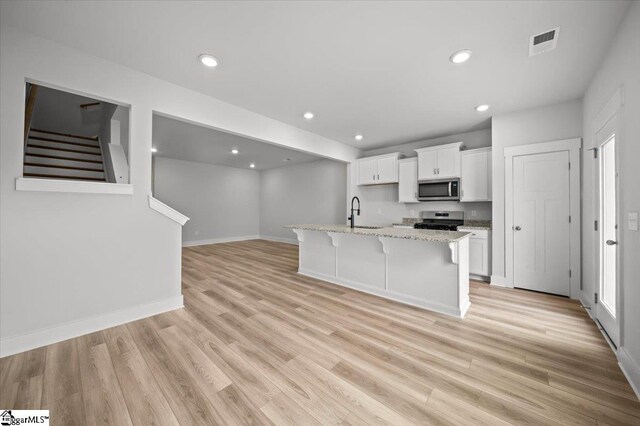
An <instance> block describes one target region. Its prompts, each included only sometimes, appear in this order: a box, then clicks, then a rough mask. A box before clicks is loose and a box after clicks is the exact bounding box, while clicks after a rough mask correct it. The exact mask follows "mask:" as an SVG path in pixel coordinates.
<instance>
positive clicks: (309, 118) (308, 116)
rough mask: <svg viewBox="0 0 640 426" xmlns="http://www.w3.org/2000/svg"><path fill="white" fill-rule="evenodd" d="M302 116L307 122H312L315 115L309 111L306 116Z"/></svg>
mask: <svg viewBox="0 0 640 426" xmlns="http://www.w3.org/2000/svg"><path fill="white" fill-rule="evenodd" d="M302 116H303V117H304V119H305V120H311V119H312V118H313V113H312V112H311V111H307V112H305V113H304V114H302Z"/></svg>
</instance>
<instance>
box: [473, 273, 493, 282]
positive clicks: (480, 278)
mask: <svg viewBox="0 0 640 426" xmlns="http://www.w3.org/2000/svg"><path fill="white" fill-rule="evenodd" d="M469 279H470V280H474V281H482V282H485V283H491V277H487V276H485V275H476V274H472V273H469Z"/></svg>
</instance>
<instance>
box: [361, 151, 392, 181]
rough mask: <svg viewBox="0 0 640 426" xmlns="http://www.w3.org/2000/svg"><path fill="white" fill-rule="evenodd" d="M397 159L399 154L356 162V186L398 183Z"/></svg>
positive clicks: (362, 159)
mask: <svg viewBox="0 0 640 426" xmlns="http://www.w3.org/2000/svg"><path fill="white" fill-rule="evenodd" d="M398 158H400V154H399V153H397V152H394V153H393V154H384V155H377V156H375V157H367V158H360V159H359V160H357V161H356V166H357V169H358V172H357V173H358V185H380V184H385V183H398Z"/></svg>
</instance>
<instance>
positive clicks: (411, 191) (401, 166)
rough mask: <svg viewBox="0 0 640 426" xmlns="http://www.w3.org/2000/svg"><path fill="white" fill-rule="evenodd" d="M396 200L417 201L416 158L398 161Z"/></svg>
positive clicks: (401, 201)
mask: <svg viewBox="0 0 640 426" xmlns="http://www.w3.org/2000/svg"><path fill="white" fill-rule="evenodd" d="M398 180H399V181H398V202H400V203H417V202H418V159H417V158H415V157H413V158H406V159H404V160H400V161H398Z"/></svg>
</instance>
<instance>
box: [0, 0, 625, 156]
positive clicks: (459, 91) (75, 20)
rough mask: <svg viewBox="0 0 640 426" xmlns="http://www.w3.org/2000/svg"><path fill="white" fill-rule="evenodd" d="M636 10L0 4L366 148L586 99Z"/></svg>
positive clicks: (20, 16) (81, 43) (154, 70)
mask: <svg viewBox="0 0 640 426" xmlns="http://www.w3.org/2000/svg"><path fill="white" fill-rule="evenodd" d="M629 4H630V3H629V2H620V1H615V0H605V1H591V0H587V1H511V2H507V1H469V2H461V1H447V2H444V1H442V2H436V1H432V2H400V1H388V2H321V1H315V2H271V1H262V2H239V1H236V2H168V1H167V2H164V1H139V2H133V1H130V2H88V1H87V2H57V1H45V2H1V12H2V13H1V20H2V21H1V22H2V25H5V24H10V25H16V26H18V27H21V28H23V29H25V30H27V31H30V32H33V33H36V34H38V35H40V36H43V37H46V38H49V39H52V40H56V41H59V42H61V43H64V44H67V45H70V46H73V47H76V48H78V49H81V50H84V51H87V52H90V53H91V54H93V55H96V56H101V57H104V58H106V59H109V60H112V61H114V62H118V63H121V64H124V65H127V66H129V67H131V68H134V69H137V70H140V71H143V72H146V73H148V74H151V75H154V76H157V77H159V78H162V79H165V80H168V81H171V82H173V83H176V84H179V85H181V86H184V87H188V88H190V89H193V90H196V91H199V92H203V93H206V94H209V95H211V96H214V97H216V98H219V99H222V100H224V101H227V102H230V103H232V104H235V105H238V106H241V107H244V108H246V109H249V110H252V111H255V112H258V113H260V114H263V115H266V116H269V117H272V118H275V119H277V120H280V121H283V122H286V123H289V124H292V125H294V126H297V127H301V128H303V129H306V130H309V131H311V132H314V133H317V134H319V135H322V136H325V137H328V138H331V139H334V140H337V141H341V142H345V143H348V144H351V145H353V146H356V147H358V148H361V149H371V148H374V147H379V146H383V145H392V144H397V143H403V142H407V141H411V140H419V139H426V138H432V137H436V136H440V135H445V134H450V133H459V132H465V131H470V130H475V129H478V128H485V127H487V126H489V121H490V120H489V117H490V116H491V115H495V114H501V113H505V112H511V111H515V110H520V109H525V108H530V107H535V106H540V105H545V104H551V103H556V102H562V101H565V100H570V99H576V98H580V97H581V96H582V94H583V93H584V90H585V88H586V87H587V84H588V82H589V81H590V79H591V78H592V76H593V74H594V72H595V70H596V69H597V66H598V65H599V64H600V63H601V61H602V59H603V57H604V54H605V52H606V49H607V47H608V46H609V45H610V43H611V41H612V39H613V36H614V35H615V32H616V30H617V27H618V24H619V22H620V20H621V18H622V17H623V15H624V13H625V11H626V9H627V7H628V6H629ZM556 26H560V27H561V33H560V38H559V42H558V47H557V49H556V50H554V51H552V52H548V53H545V54H542V55H539V56H535V57H528V40H529V36H530V35H532V34H536V33H539V32H543V31H545V30H548V29H551V28H554V27H556ZM459 49H471V50H472V51H473V56H472V58H471V60H470V61H469V62H467V63H466V64H464V65H454V64H452V63H450V62H449V60H448V58H449V56H450V55H451V53H453V52H454V51H457V50H459ZM203 52H207V53H211V54H213V55H215V56H217V57H218V58H219V59H220V60H221V66H220V67H218V68H217V69H214V70H212V69H207V68H205V67H203V66H202V65H201V64H200V63H199V62H198V61H197V60H196V58H197V56H198V54H200V53H203ZM481 103H488V104H490V105H491V109H490V110H489V111H488V112H487V113H477V112H476V111H475V110H474V107H475V106H476V105H478V104H481ZM307 110H309V111H313V112H314V113H315V114H316V118H315V119H314V120H313V121H305V120H304V119H303V118H302V113H303V112H305V111H307ZM357 133H362V134H364V136H365V139H364V140H363V141H361V142H357V141H355V140H354V139H353V136H354V135H355V134H357Z"/></svg>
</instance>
